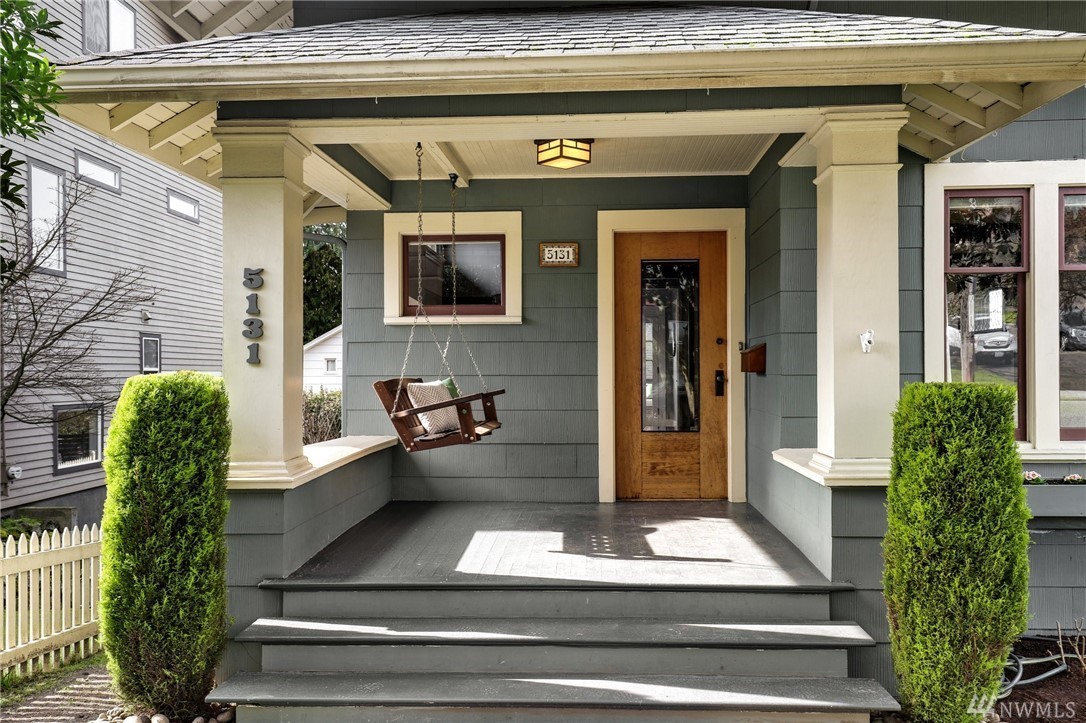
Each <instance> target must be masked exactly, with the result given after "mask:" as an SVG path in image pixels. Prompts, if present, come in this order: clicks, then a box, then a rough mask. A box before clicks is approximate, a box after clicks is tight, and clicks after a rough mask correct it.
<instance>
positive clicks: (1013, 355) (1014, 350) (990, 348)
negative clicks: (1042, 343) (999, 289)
mask: <svg viewBox="0 0 1086 723" xmlns="http://www.w3.org/2000/svg"><path fill="white" fill-rule="evenodd" d="M1083 334H1086V330H1083V331H1080V332H1079V335H1080V336H1082V335H1083ZM946 338H947V346H948V347H949V349H950V354H951V356H958V355H959V354H961V351H962V333H961V331H959V330H958V329H955V328H954V327H953V326H948V327H947V328H946ZM1084 341H1086V339H1084ZM973 353H974V355H975V358H976V359H977V360H981V359H985V358H990V359H994V360H997V361H999V362H1001V363H1006V364H1014V363H1015V362H1017V361H1018V330H1017V329H1016V328H1014V327H1013V326H1012V327H1008V326H1004V327H1002V328H997V329H985V330H983V331H977V332H974V333H973Z"/></svg>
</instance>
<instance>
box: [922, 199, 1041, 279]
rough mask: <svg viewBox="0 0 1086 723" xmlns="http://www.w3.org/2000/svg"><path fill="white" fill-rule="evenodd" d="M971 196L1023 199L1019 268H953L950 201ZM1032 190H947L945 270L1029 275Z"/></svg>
mask: <svg viewBox="0 0 1086 723" xmlns="http://www.w3.org/2000/svg"><path fill="white" fill-rule="evenodd" d="M971 196H1017V197H1019V198H1021V199H1022V250H1021V258H1022V263H1021V264H1019V265H1018V266H971V267H962V266H951V265H950V199H952V198H969V197H971ZM1029 205H1030V189H1028V188H964V189H954V190H947V191H945V192H944V196H943V268H944V269H945V271H946V273H948V274H993V273H1000V274H1015V273H1029V259H1030V233H1029V230H1030V208H1029Z"/></svg>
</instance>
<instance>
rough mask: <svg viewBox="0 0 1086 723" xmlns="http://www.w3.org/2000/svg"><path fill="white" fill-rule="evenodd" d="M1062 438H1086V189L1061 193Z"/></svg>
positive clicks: (1060, 320)
mask: <svg viewBox="0 0 1086 723" xmlns="http://www.w3.org/2000/svg"><path fill="white" fill-rule="evenodd" d="M1062 202H1063V203H1062V206H1063V208H1062V212H1063V218H1062V219H1061V222H1062V229H1061V230H1062V236H1063V269H1062V270H1061V271H1060V297H1059V303H1060V308H1059V323H1060V341H1059V344H1060V347H1059V355H1060V437H1061V439H1066V440H1086V189H1068V190H1066V191H1064V192H1063V194H1062Z"/></svg>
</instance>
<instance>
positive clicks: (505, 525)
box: [282, 501, 829, 589]
mask: <svg viewBox="0 0 1086 723" xmlns="http://www.w3.org/2000/svg"><path fill="white" fill-rule="evenodd" d="M282 582H283V583H285V584H286V585H287V586H291V585H299V586H305V585H306V584H312V583H318V582H320V583H333V584H336V585H349V586H356V585H357V586H371V585H372V586H382V585H397V586H403V585H419V586H428V585H434V584H440V585H441V586H442V587H447V586H456V585H463V586H465V587H480V586H481V587H485V586H502V587H508V586H511V585H515V586H526V587H547V586H561V587H564V588H568V587H571V586H572V587H576V586H586V587H592V586H612V585H617V586H637V587H684V588H686V587H690V588H694V587H700V588H708V587H726V588H753V589H757V588H808V587H810V588H826V587H828V586H829V583H828V582H827V580H826V579H825V578H824V577H823V576H822V575H821V574H820V573H819V572H818V570H817V569H816V568H815V567H814V566H813V565H812V564H811V563H810V562H809V561H808V560H807V559H806V558H805V557H803V555H802V554H801V553H800V552H799V550H797V549H796V548H795V547H794V546H793V545H792V544H791V543H790V542H789V541H788V540H787V539H786V538H785V537H784V536H783V535H782V534H781V533H779V532H778V531H777V530H776V529H774V528H773V526H772V525H770V524H769V522H767V521H766V520H765V518H763V517H762V516H761V515H760V514H758V513H757V511H755V510H754V509H752V508H750V507H748V506H747V505H745V504H732V503H728V502H717V501H691V502H620V503H616V504H613V505H599V504H544V503H531V502H392V503H389V504H388V505H386V506H385V507H384V508H382V509H381V510H380V511H378V512H377V513H376V514H374V515H372V516H371V517H369V518H367V519H365V520H363V521H362V522H360V523H359V524H358V525H356V526H355V527H353V528H351V529H350V530H348V531H347V532H346V533H344V534H343V535H342V536H341V537H339V538H338V539H337V540H335V541H333V542H332V544H330V545H329V546H328V547H326V548H325V549H324V550H322V551H321V552H320V553H318V554H317V555H316V556H315V557H313V559H311V560H310V561H309V562H307V563H306V564H305V565H303V566H302V567H301V568H299V569H298V570H297V571H296V572H295V573H294V574H292V575H291V576H290V577H289V578H287V579H286V580H284V581H282Z"/></svg>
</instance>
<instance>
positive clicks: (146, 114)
mask: <svg viewBox="0 0 1086 723" xmlns="http://www.w3.org/2000/svg"><path fill="white" fill-rule="evenodd" d="M265 4H266V5H268V6H270V7H272V11H273V12H274V13H275V16H274V17H276V21H275V22H276V23H278V24H280V25H284V24H288V23H289V20H290V18H289V13H288V12H287V13H285V12H284V10H283V8H286V10H287V11H289V10H290V9H291V6H290V4H289V3H284V4H283V6H282V7H280V6H273V4H272V3H265ZM226 5H232V4H230V3H226V4H224V3H221V2H215V3H206V4H192V3H190V4H189V6H190V7H189V9H188V10H186V11H184V12H179V13H177V15H176V16H174V15H172V14H170V13H166V14H167V15H169V18H168V20H167V19H164V18H163V16H162V14H161V13H160V11H159V6H156V5H154V4H152V3H143V2H127V1H126V0H86V1H85V2H71V1H66V2H51V3H47V4H46V5H45V6H44V7H46V8H47V9H48V10H49V13H50V16H51V17H52V18H53V19H55V20H59V21H61V22H62V23H63V25H62V26H61V27H60V29H59V32H60V35H61V39H60V40H58V41H47V42H46V43H45V50H46V53H47V55H48V57H49V58H50V59H53V60H59V59H63V58H70V57H73V56H78V55H81V54H84V53H92V52H107V51H125V50H129V49H133V48H147V47H152V46H161V45H166V44H170V43H176V42H178V41H180V40H182V39H193V38H192V37H191V36H184V35H179V34H178V31H177V30H176V26H179V25H182V26H184V27H187V28H190V29H192V28H199V27H200V23H199V21H198V20H197V16H203V18H204V21H205V22H209V18H210V15H214V12H212V13H211V14H210V15H209V12H208V11H209V10H211V11H214V10H216V9H218V10H222V9H223V8H224V7H225V6H226ZM232 10H235V11H236V10H237V8H236V7H233V8H232ZM252 11H253V12H255V13H256V14H257V16H261V17H262V16H264V13H263V12H262V11H263V7H257V6H253V8H252ZM236 15H237V13H236V12H234V13H233V14H231V15H230V17H229V18H225V19H224V17H225V16H222V15H221V16H219V17H217V18H216V19H215V20H214V21H213V22H210V24H208V25H207V26H205V30H206V31H208V32H211V31H212V30H213V28H212V25H214V32H216V33H218V34H222V33H225V32H239V31H241V30H244V29H245V28H244V26H243V25H242V24H241V23H242V20H243V18H241V17H235V16H236ZM244 20H246V21H248V22H249V23H255V22H256V19H255V18H253V17H251V13H250V11H249V10H246V11H245V18H244ZM227 21H229V22H227ZM263 27H269V25H267V24H265V25H263ZM65 110H72V111H74V112H77V113H78V112H79V109H78V108H74V107H73V108H66V109H65ZM213 112H214V108H213V107H212V108H211V109H210V111H209V112H206V113H204V112H202V111H201V112H200V114H199V117H198V118H196V121H197V122H196V123H195V124H191V125H186V126H185V127H184V128H175V127H174V126H173V125H171V124H164V123H163V121H164V120H167V119H169V117H170V115H169V114H165V115H164V114H162V113H161V112H156V110H155V109H154V108H153V107H152V106H151V104H145V103H125V104H111V107H110V111H109V112H108V113H107V117H106V118H105V119H103V125H102V126H101V127H99V128H96V129H88V128H86V127H85V126H81V125H80V124H79V123H76V122H73V121H72V120H70V119H69V118H67V117H62V118H56V119H52V120H51V121H50V127H51V131H50V132H49V133H48V134H46V135H45V136H44V137H42V138H41V139H40V140H37V141H25V140H22V139H19V138H10V139H9V138H5V139H4V145H5V146H7V147H10V148H12V149H14V151H15V154H16V157H18V158H20V159H21V160H24V161H25V162H26V166H25V176H24V178H25V179H26V181H27V182H26V186H27V194H28V196H29V201H30V203H29V206H30V208H31V209H32V213H34V214H35V216H36V219H37V220H38V221H39V222H40V221H42V220H44V219H47V217H50V216H52V215H53V214H55V213H56V210H57V208H58V207H59V205H60V204H63V203H64V202H65V200H66V198H65V190H66V189H69V188H70V187H71V185H72V184H73V183H74V182H75V181H76V179H79V182H80V183H82V184H84V185H87V186H89V187H91V188H92V189H93V194H92V195H91V196H90V197H89V198H87V199H86V200H84V201H83V202H82V203H81V205H80V207H79V209H78V210H77V212H76V213H75V214H74V218H73V222H74V224H75V226H76V227H77V232H76V233H75V234H73V238H71V239H70V241H69V244H70V248H68V249H65V250H64V252H63V253H62V254H61V255H60V257H59V258H58V259H57V263H56V268H55V269H54V270H55V271H56V272H60V273H63V274H64V275H65V276H66V278H67V282H68V283H70V284H73V285H75V286H79V285H81V284H102V283H104V282H105V281H106V280H107V279H108V278H109V276H110V275H111V274H112V273H113V272H114V271H115V270H117V269H125V268H135V267H142V268H143V269H144V270H145V278H146V281H147V283H148V285H150V286H151V287H153V288H154V289H156V291H157V298H156V299H155V301H154V302H153V303H152V304H149V305H147V306H146V308H141V309H135V310H133V311H132V312H131V313H130V314H128V315H127V316H126V317H125V318H123V319H118V320H116V321H114V322H112V323H109V324H103V325H101V326H100V327H99V328H96V329H95V332H96V333H97V335H98V336H99V337H100V339H101V342H100V343H99V344H98V345H97V347H96V362H97V363H98V364H99V365H100V366H101V368H102V369H103V371H104V373H105V375H106V377H107V379H108V380H109V381H110V382H111V383H113V384H115V385H116V388H117V389H118V390H119V388H120V385H121V384H123V382H124V380H125V379H126V378H127V377H129V376H131V375H133V374H141V373H155V372H159V371H171V370H176V369H196V370H200V371H208V372H220V371H221V369H222V280H221V268H222V242H221V239H222V196H221V193H220V192H219V190H218V189H217V188H215V186H214V178H213V177H211V178H209V179H201V180H197V179H195V178H193V177H192V175H191V174H189V173H185V172H184V171H187V170H191V169H192V168H194V167H200V168H201V169H203V168H204V167H205V165H206V160H205V158H204V157H203V156H204V155H206V148H205V146H206V141H207V139H208V138H210V136H209V135H208V134H207V132H208V129H209V128H210V126H211V123H212V118H211V115H212V114H213ZM195 116H196V114H193V117H195ZM96 130H107V131H109V132H110V133H114V134H118V135H119V136H121V137H125V136H129V137H130V136H131V135H132V134H133V133H136V132H145V133H148V132H149V133H150V134H152V135H151V138H152V140H150V141H149V142H148V144H147V145H146V146H145V148H144V149H143V150H145V151H148V153H142V154H141V153H138V152H135V151H133V150H132V149H129V148H126V147H125V146H124V145H123V143H118V142H117V141H116V140H111V139H107V138H104V137H102V135H101V134H99V133H97V132H94V131H96ZM167 141H173V142H176V143H180V144H182V145H183V146H184V148H176V147H173V146H171V147H170V149H171V150H169V151H168V152H165V153H164V152H162V151H161V148H162V147H163V146H164V144H165V143H166V142H167ZM148 155H150V156H151V157H148ZM52 401H53V404H54V415H55V420H56V421H55V423H54V424H53V425H52V426H48V425H27V424H23V423H20V422H17V421H14V420H10V419H9V420H7V421H6V429H5V431H6V435H7V459H6V464H7V466H8V468H11V467H16V468H18V469H19V470H20V475H19V476H18V478H17V479H11V478H10V477H9V480H8V482H9V484H8V494H7V495H6V496H5V497H4V498H3V499H2V500H0V505H2V507H3V510H4V512H5V513H7V512H9V511H11V510H13V509H15V508H20V507H28V506H29V507H32V508H35V509H39V510H40V508H49V513H48V515H47V516H48V518H49V519H50V520H53V521H57V522H61V523H65V522H67V523H68V524H79V525H83V524H91V523H94V522H98V521H99V520H100V519H101V514H102V503H103V501H104V499H105V488H104V478H103V473H102V452H103V448H104V445H105V436H106V430H107V429H108V428H109V422H110V415H111V413H112V409H113V402H114V399H112V398H110V397H109V396H104V397H103V398H102V399H101V400H100V401H101V405H100V406H91V407H88V406H85V405H80V404H73V400H71V399H66V398H64V397H63V396H62V395H55V398H54V399H53V400H52ZM6 472H7V470H5V471H4V473H6ZM31 514H33V513H31Z"/></svg>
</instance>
